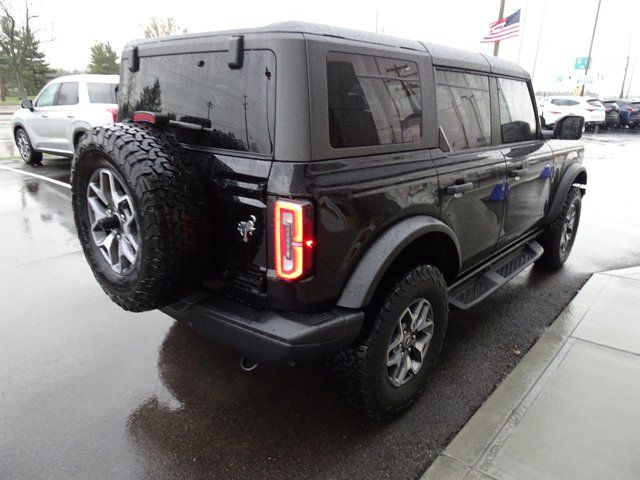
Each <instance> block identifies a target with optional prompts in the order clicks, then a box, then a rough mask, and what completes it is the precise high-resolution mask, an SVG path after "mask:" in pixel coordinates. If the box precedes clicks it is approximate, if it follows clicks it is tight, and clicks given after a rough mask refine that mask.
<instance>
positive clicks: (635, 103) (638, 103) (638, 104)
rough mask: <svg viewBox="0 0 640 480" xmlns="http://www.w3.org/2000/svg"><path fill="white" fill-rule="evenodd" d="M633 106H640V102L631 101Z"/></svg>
mask: <svg viewBox="0 0 640 480" xmlns="http://www.w3.org/2000/svg"><path fill="white" fill-rule="evenodd" d="M631 106H632V107H633V108H640V102H631Z"/></svg>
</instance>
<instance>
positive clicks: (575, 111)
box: [540, 96, 606, 130]
mask: <svg viewBox="0 0 640 480" xmlns="http://www.w3.org/2000/svg"><path fill="white" fill-rule="evenodd" d="M541 107H542V108H541V113H540V116H541V118H542V121H543V125H544V127H545V128H551V129H552V128H553V126H554V124H555V122H556V121H557V120H558V119H560V118H563V117H565V116H567V115H579V116H581V117H583V118H584V124H585V128H586V129H587V130H595V128H596V127H600V126H604V124H605V118H606V114H605V107H604V105H603V104H602V103H601V102H600V100H597V99H595V98H588V97H562V96H556V97H547V98H546V99H544V100H543V101H542V103H541Z"/></svg>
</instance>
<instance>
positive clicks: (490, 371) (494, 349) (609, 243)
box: [0, 121, 640, 479]
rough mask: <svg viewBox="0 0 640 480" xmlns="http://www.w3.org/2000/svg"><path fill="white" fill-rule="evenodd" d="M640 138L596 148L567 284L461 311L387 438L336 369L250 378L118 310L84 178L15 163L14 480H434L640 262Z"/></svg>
mask: <svg viewBox="0 0 640 480" xmlns="http://www.w3.org/2000/svg"><path fill="white" fill-rule="evenodd" d="M7 127H8V124H7V122H6V121H0V140H1V141H0V156H8V155H12V154H15V151H13V150H12V149H11V140H10V132H8V129H7ZM638 133H640V132H638V131H631V130H619V131H614V132H601V133H598V134H587V135H585V137H584V140H585V143H586V160H585V164H586V166H587V168H588V171H589V182H588V189H587V195H586V197H585V199H584V203H583V211H582V219H581V222H580V229H579V233H578V237H577V240H576V243H575V246H574V249H573V252H572V255H571V257H570V259H569V261H568V263H567V265H566V266H565V268H563V269H562V270H561V271H559V272H556V273H547V272H543V271H540V270H538V269H536V268H535V267H533V268H530V269H528V270H526V271H525V272H524V273H522V274H521V275H520V276H519V277H517V278H516V279H515V280H514V281H512V282H510V283H509V284H507V285H506V286H505V287H504V288H502V289H501V290H499V291H498V292H497V293H496V294H494V295H493V296H491V297H490V298H489V299H488V300H486V301H485V302H483V303H482V304H480V305H479V306H477V307H475V308H473V309H472V310H470V311H467V312H462V313H461V312H454V313H452V315H451V321H450V324H449V325H450V326H449V332H448V337H447V340H446V341H445V346H444V350H443V355H442V358H441V361H440V363H439V365H438V367H437V369H436V371H435V372H434V373H433V377H432V381H431V383H430V386H429V388H428V390H427V391H426V393H425V395H423V396H422V398H421V399H420V400H419V401H418V403H417V404H416V405H415V406H414V407H413V408H411V409H410V410H409V411H407V412H406V413H404V414H403V415H402V416H400V417H399V418H397V419H395V420H391V421H386V422H378V421H374V420H370V419H368V418H365V417H363V416H361V415H360V414H358V413H355V412H354V411H352V410H350V409H349V408H348V407H345V406H344V405H343V404H342V402H341V401H340V400H338V399H337V398H335V397H334V396H333V395H332V394H331V393H330V392H329V391H328V389H327V386H326V379H325V375H324V368H323V365H322V364H311V365H301V366H297V367H294V368H283V369H273V368H265V367H259V368H258V369H256V370H255V371H253V372H251V373H244V372H243V371H241V369H240V367H239V357H238V356H237V355H235V354H233V353H230V352H227V351H223V350H221V349H218V348H216V347H215V346H214V345H212V344H211V343H210V342H208V341H205V340H203V339H201V338H199V337H197V336H196V335H194V334H193V333H192V332H190V331H189V330H188V329H187V328H185V327H184V326H182V325H178V324H175V323H174V322H173V320H171V319H170V318H169V317H167V316H165V315H163V314H161V313H159V312H148V313H144V314H131V313H127V312H124V311H122V310H120V309H119V308H118V307H117V306H115V305H114V304H112V303H111V302H110V301H109V299H108V298H107V297H106V296H105V295H104V294H103V293H102V291H101V290H100V288H99V287H98V285H97V283H96V282H95V280H94V279H93V277H92V274H91V272H90V270H89V267H88V266H87V265H86V263H85V261H84V257H83V255H82V252H81V251H80V246H79V244H78V243H77V240H76V236H75V231H74V224H73V217H72V212H71V207H70V190H69V188H68V187H67V184H68V182H69V168H70V162H69V161H68V160H64V159H54V158H45V161H44V165H43V166H42V167H28V166H25V165H24V164H23V163H22V162H21V161H20V160H16V159H13V160H11V159H7V160H0V219H1V222H0V271H2V275H1V276H0V291H1V292H2V294H1V295H2V296H1V298H2V302H1V303H0V355H1V358H2V361H0V405H1V408H0V477H2V478H7V479H14V478H16V479H17V478H21V479H22V478H24V479H39V478H96V479H97V478H121V479H124V478H153V479H162V478H232V479H235V478H238V479H240V478H242V479H246V478H353V477H358V478H419V477H420V475H421V474H422V473H423V472H424V471H425V470H426V469H427V467H428V466H429V465H430V464H431V462H432V461H433V460H434V459H435V458H436V456H437V455H438V453H439V452H440V451H441V450H442V449H443V448H444V447H445V446H446V445H447V443H448V442H449V441H450V440H451V438H452V437H453V436H454V435H455V434H456V433H457V432H458V431H459V430H460V428H461V427H462V426H463V425H464V424H465V422H466V421H467V420H468V419H469V418H470V417H471V415H472V414H473V413H474V412H475V411H476V410H477V408H478V407H479V406H480V405H481V404H482V402H483V400H484V399H485V398H486V397H487V396H488V395H489V394H490V393H491V392H492V391H493V390H494V388H495V387H496V386H497V385H498V384H499V383H500V381H501V380H502V379H503V378H504V377H505V376H506V375H507V374H508V373H509V372H510V371H511V370H512V369H513V367H514V366H515V365H516V364H517V363H518V361H519V359H520V358H521V357H522V355H523V354H524V353H525V352H526V351H527V350H528V349H529V348H530V347H531V346H532V344H533V343H534V342H535V341H536V339H537V338H538V337H539V336H540V335H541V334H542V332H543V330H544V328H545V327H546V326H548V325H549V324H550V323H551V322H552V321H553V320H554V319H555V317H556V316H557V315H558V314H559V313H560V311H561V310H562V309H563V307H564V306H565V305H566V304H567V303H568V302H569V301H570V300H571V298H573V296H574V295H575V294H576V292H577V291H578V289H579V288H580V287H581V286H582V285H583V284H584V283H585V282H586V280H587V279H588V278H589V276H590V274H591V273H593V272H597V271H602V270H608V269H614V268H622V267H627V266H633V265H638V264H640V215H638V212H637V206H638V195H637V190H638V185H637V178H638V177H639V176H640V161H639V160H638V155H637V152H638V151H640V150H639V149H640V134H638ZM42 177H44V178H42ZM50 180H54V181H53V182H52V181H50Z"/></svg>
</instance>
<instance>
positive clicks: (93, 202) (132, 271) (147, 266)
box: [71, 124, 210, 312]
mask: <svg viewBox="0 0 640 480" xmlns="http://www.w3.org/2000/svg"><path fill="white" fill-rule="evenodd" d="M71 179H72V180H71V183H72V195H73V198H72V201H73V212H74V218H75V223H76V228H77V231H78V237H79V239H80V243H81V244H82V249H83V250H84V254H85V257H86V259H87V261H88V263H89V265H90V266H91V270H92V271H93V274H94V275H95V277H96V279H97V280H98V283H100V286H101V287H102V289H103V290H104V291H105V292H106V293H107V295H109V297H111V299H112V300H113V301H114V302H115V303H117V304H118V305H120V306H121V307H122V308H124V309H125V310H130V311H136V312H140V311H144V310H151V309H154V308H159V307H163V306H166V305H168V304H170V303H173V302H175V301H176V300H178V299H180V298H181V297H182V296H184V295H186V294H188V293H189V291H190V290H191V289H193V288H194V286H195V285H196V283H197V282H198V280H199V277H200V275H199V273H200V267H201V263H202V256H203V251H204V245H205V242H206V239H207V237H208V225H209V223H210V222H209V220H208V218H207V208H206V199H205V196H204V193H203V187H202V185H203V183H202V181H201V179H200V177H199V175H198V169H197V165H196V162H195V160H194V158H192V157H191V156H190V155H188V154H187V153H186V152H185V151H184V150H183V149H181V148H180V147H179V145H178V144H177V142H175V140H173V141H172V140H171V138H170V137H168V136H166V135H163V134H160V133H157V132H154V131H153V130H152V129H148V128H144V127H141V126H138V125H135V124H115V125H110V126H108V127H103V128H96V129H94V130H93V132H92V133H91V134H89V135H86V136H85V137H84V138H83V139H82V140H81V142H80V144H79V145H78V149H77V152H76V156H75V157H74V160H73V166H72V173H71Z"/></svg>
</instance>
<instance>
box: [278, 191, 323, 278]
mask: <svg viewBox="0 0 640 480" xmlns="http://www.w3.org/2000/svg"><path fill="white" fill-rule="evenodd" d="M313 234H314V232H313V206H312V204H311V202H308V201H306V200H277V201H276V202H275V205H274V247H275V248H274V251H275V259H274V260H275V270H276V275H277V277H278V278H280V279H282V280H287V281H290V282H291V281H295V280H300V279H302V278H305V277H307V276H309V274H310V273H311V269H312V267H313V253H314V248H315V239H314V238H313Z"/></svg>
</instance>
